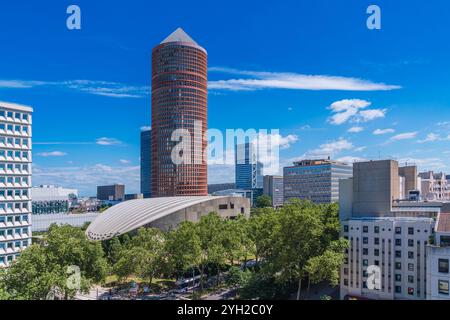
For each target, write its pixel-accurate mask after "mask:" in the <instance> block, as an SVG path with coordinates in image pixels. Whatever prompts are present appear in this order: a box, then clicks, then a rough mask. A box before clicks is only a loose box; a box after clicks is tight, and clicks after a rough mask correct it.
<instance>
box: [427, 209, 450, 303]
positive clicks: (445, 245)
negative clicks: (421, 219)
mask: <svg viewBox="0 0 450 320" xmlns="http://www.w3.org/2000/svg"><path fill="white" fill-rule="evenodd" d="M427 256H428V259H427V300H450V295H449V283H450V273H449V261H450V213H441V214H440V215H439V218H438V220H437V222H436V226H435V235H434V237H433V240H432V243H430V245H429V246H428V248H427Z"/></svg>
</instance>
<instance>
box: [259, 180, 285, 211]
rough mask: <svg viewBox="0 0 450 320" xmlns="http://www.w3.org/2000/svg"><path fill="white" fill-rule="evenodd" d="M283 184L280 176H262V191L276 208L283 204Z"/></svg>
mask: <svg viewBox="0 0 450 320" xmlns="http://www.w3.org/2000/svg"><path fill="white" fill-rule="evenodd" d="M283 191H284V186H283V177H282V176H264V191H263V193H264V194H265V195H268V196H269V197H271V199H272V205H273V206H274V207H276V208H278V207H281V206H283V203H284V194H283Z"/></svg>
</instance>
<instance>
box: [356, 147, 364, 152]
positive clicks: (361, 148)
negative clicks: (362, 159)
mask: <svg viewBox="0 0 450 320" xmlns="http://www.w3.org/2000/svg"><path fill="white" fill-rule="evenodd" d="M366 149H367V147H358V148H355V150H354V151H355V152H362V151H364V150H366Z"/></svg>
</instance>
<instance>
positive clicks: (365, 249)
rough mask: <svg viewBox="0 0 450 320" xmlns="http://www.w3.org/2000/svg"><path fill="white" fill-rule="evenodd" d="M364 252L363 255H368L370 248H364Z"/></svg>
mask: <svg viewBox="0 0 450 320" xmlns="http://www.w3.org/2000/svg"><path fill="white" fill-rule="evenodd" d="M362 254H363V256H367V255H368V254H369V249H367V248H363V252H362Z"/></svg>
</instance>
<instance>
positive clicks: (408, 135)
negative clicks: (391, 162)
mask: <svg viewBox="0 0 450 320" xmlns="http://www.w3.org/2000/svg"><path fill="white" fill-rule="evenodd" d="M416 136H417V131H415V132H405V133H400V134H397V135H395V136H393V137H391V138H390V139H389V141H391V142H392V141H400V140H409V139H414V138H415V137H416Z"/></svg>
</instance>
